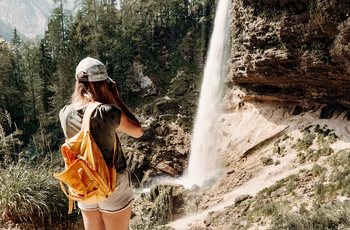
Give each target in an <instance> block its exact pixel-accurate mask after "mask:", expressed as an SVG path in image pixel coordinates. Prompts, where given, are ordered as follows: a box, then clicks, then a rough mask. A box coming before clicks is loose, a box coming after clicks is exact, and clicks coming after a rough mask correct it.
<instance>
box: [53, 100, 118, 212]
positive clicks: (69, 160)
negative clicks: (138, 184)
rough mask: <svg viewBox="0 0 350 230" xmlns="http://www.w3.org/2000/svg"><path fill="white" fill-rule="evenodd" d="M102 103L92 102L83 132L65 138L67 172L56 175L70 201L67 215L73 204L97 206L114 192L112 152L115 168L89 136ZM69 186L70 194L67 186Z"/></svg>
mask: <svg viewBox="0 0 350 230" xmlns="http://www.w3.org/2000/svg"><path fill="white" fill-rule="evenodd" d="M99 104H101V103H99V102H91V103H90V104H89V105H88V107H87V108H86V111H85V113H84V117H83V122H82V126H81V130H80V131H79V132H78V133H77V134H76V135H75V136H73V137H72V138H69V139H66V141H65V143H64V144H63V145H62V147H61V152H62V156H63V158H64V161H65V170H64V171H63V172H61V173H55V174H54V176H55V177H56V178H57V179H59V180H60V183H61V188H62V191H63V192H64V193H65V194H66V196H67V197H68V200H69V209H68V214H70V213H72V210H73V203H74V201H79V202H81V203H83V204H95V203H98V202H101V201H103V200H105V199H106V198H107V197H108V196H109V195H111V194H112V193H113V192H114V188H115V182H116V169H115V166H114V157H115V149H116V140H115V141H114V150H113V158H112V159H113V163H112V165H113V167H110V166H108V164H106V162H105V160H104V159H103V156H102V153H101V151H100V149H99V148H98V146H97V145H96V143H95V141H94V139H93V138H92V135H91V133H90V117H91V114H92V112H93V111H94V110H95V108H96V107H97V106H98V105H99ZM65 184H66V185H67V186H68V192H67V189H66V187H65Z"/></svg>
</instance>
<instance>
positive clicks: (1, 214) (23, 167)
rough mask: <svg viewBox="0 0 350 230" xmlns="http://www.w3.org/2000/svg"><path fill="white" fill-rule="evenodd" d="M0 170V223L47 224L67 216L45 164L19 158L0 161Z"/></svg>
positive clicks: (49, 170) (63, 197)
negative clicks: (5, 161) (0, 162)
mask: <svg viewBox="0 0 350 230" xmlns="http://www.w3.org/2000/svg"><path fill="white" fill-rule="evenodd" d="M0 170H1V171H0V184H1V186H0V227H1V223H5V222H8V221H11V222H13V223H27V224H32V225H33V226H46V227H47V226H52V225H53V224H54V223H55V221H56V222H57V220H64V219H67V216H68V215H67V210H68V206H67V198H66V196H65V195H64V194H63V192H62V191H61V187H60V184H59V182H58V181H57V179H56V178H54V177H53V173H54V171H55V170H54V168H52V167H50V165H49V164H47V163H45V162H44V163H42V164H38V165H36V166H31V165H29V164H27V163H26V162H25V160H23V159H20V160H19V161H18V162H11V163H7V164H5V163H2V164H1V165H0Z"/></svg>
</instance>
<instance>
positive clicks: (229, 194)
mask: <svg viewBox="0 0 350 230" xmlns="http://www.w3.org/2000/svg"><path fill="white" fill-rule="evenodd" d="M231 103H232V102H231ZM295 108H296V107H295V105H291V104H282V103H276V102H268V101H265V102H260V103H245V105H244V106H243V107H240V108H238V107H236V108H235V109H234V110H233V111H232V110H231V111H229V110H227V111H226V113H225V114H223V115H222V117H220V120H221V127H220V131H221V133H222V135H221V142H220V146H221V151H220V153H219V154H220V157H221V162H222V165H223V167H224V168H225V170H226V172H227V173H225V174H224V175H222V177H221V178H220V179H219V180H218V181H217V183H216V184H215V185H214V187H213V188H211V189H210V190H208V191H206V193H205V194H204V195H203V196H202V197H201V199H200V202H199V205H198V207H199V211H198V212H197V213H195V214H192V215H188V216H186V217H184V218H181V219H178V220H176V221H174V222H172V223H170V224H169V226H171V227H173V228H174V229H181V230H184V229H207V230H214V229H215V230H219V229H247V228H246V227H248V226H249V225H251V227H250V228H249V229H267V227H269V222H270V220H268V219H265V218H264V217H263V216H260V217H259V218H256V219H255V223H250V222H249V221H248V220H247V219H249V218H248V216H249V215H252V214H251V213H253V212H254V211H255V210H256V206H257V203H258V201H259V200H260V202H262V201H261V200H264V198H261V196H262V194H261V191H264V189H265V190H267V189H268V188H269V187H271V186H272V187H276V184H278V183H280V181H281V180H282V181H283V180H285V181H287V180H288V179H286V178H291V177H293V176H291V175H299V174H300V175H299V177H300V178H301V179H300V180H301V181H302V183H301V182H300V185H299V186H295V187H294V189H293V193H294V194H295V195H293V196H292V195H290V194H285V193H286V192H285V191H284V192H280V191H276V192H275V193H276V194H271V195H270V196H272V197H275V198H273V199H274V200H277V199H281V200H288V202H289V203H290V204H292V205H291V207H294V208H295V209H297V210H298V208H300V207H301V206H302V204H303V203H307V204H308V205H309V207H308V208H311V206H312V204H313V203H314V202H315V201H316V197H317V194H316V193H317V191H316V189H315V188H314V187H315V184H316V181H317V178H316V177H315V176H310V175H309V174H310V172H311V171H312V168H313V167H314V166H315V165H321V166H324V165H325V163H324V162H325V161H326V160H327V159H328V158H330V157H332V156H333V155H335V154H336V153H338V152H339V151H341V150H345V149H348V148H350V132H349V130H348V128H347V127H348V126H349V123H350V122H349V121H348V120H347V118H346V113H344V112H343V113H342V112H341V111H338V113H337V114H335V115H334V116H333V117H332V118H330V119H320V118H319V117H320V113H321V111H322V110H324V107H323V106H322V105H318V106H317V107H313V106H312V107H305V110H307V111H305V112H303V113H299V114H295ZM293 114H294V115H293ZM320 130H321V131H320ZM325 131H327V132H328V136H324V135H323V134H322V132H325ZM332 133H333V134H334V136H336V140H334V141H331V136H332ZM309 134H314V138H313V139H312V142H311V143H310V145H309V146H308V147H307V148H305V149H303V148H302V147H300V146H301V144H303V143H304V142H303V140H304V139H305V137H306V136H308V135H309ZM321 134H322V135H321ZM327 146H329V148H330V149H331V151H329V152H326V153H323V154H321V153H320V152H321V151H318V150H322V149H325V147H327ZM316 153H320V154H319V155H318V156H317V157H315V154H316ZM324 167H325V166H324ZM304 174H306V175H308V176H303V175H304ZM311 174H312V173H311ZM303 177H306V178H309V179H308V180H304V179H303ZM259 192H260V194H259ZM266 197H269V196H267V195H266ZM245 199H247V200H252V201H250V204H249V205H246V206H242V207H240V206H239V204H240V202H243V201H244V200H245ZM333 199H334V198H333ZM339 199H340V198H339ZM242 200H243V201H242ZM257 200H258V201H257ZM326 200H327V199H326ZM254 202H255V203H254ZM281 203H282V202H281ZM286 206H287V205H286ZM246 213H250V214H249V215H248V214H246Z"/></svg>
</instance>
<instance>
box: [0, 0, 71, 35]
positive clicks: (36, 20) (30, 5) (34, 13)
mask: <svg viewBox="0 0 350 230" xmlns="http://www.w3.org/2000/svg"><path fill="white" fill-rule="evenodd" d="M65 5H66V8H67V9H73V5H74V0H68V1H67V3H66V4H65ZM53 6H54V2H53V0H11V1H7V0H0V36H1V37H3V38H4V39H5V40H7V41H9V40H11V38H12V34H13V30H14V29H15V28H16V29H17V32H18V33H19V34H20V35H22V36H23V37H24V38H34V37H36V36H40V35H43V34H44V32H45V29H46V25H47V21H48V19H49V17H50V15H51V10H52V8H53Z"/></svg>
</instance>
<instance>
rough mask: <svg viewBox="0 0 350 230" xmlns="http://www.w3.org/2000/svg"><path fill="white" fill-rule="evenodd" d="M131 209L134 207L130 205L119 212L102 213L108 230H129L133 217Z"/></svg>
mask: <svg viewBox="0 0 350 230" xmlns="http://www.w3.org/2000/svg"><path fill="white" fill-rule="evenodd" d="M131 207H132V205H131V204H130V205H129V206H127V207H126V208H124V209H122V210H120V211H118V212H113V213H106V212H102V218H103V222H104V223H105V227H106V230H128V229H129V221H130V216H131Z"/></svg>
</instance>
